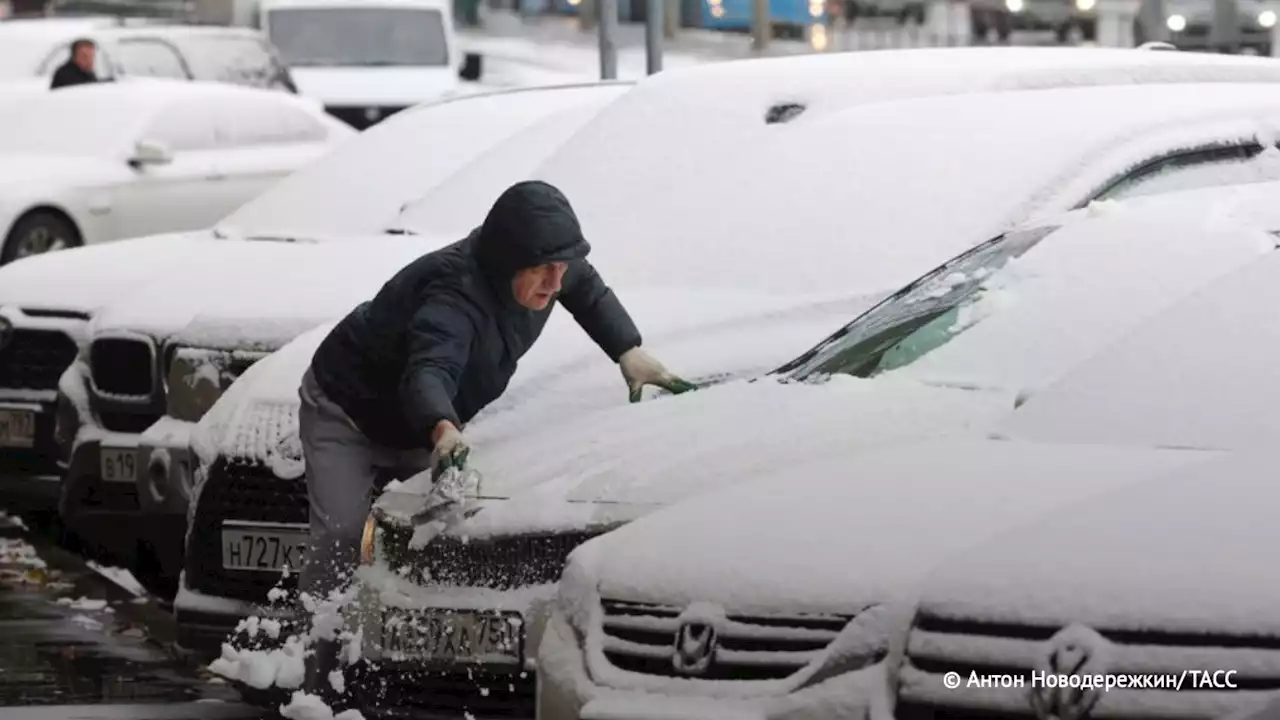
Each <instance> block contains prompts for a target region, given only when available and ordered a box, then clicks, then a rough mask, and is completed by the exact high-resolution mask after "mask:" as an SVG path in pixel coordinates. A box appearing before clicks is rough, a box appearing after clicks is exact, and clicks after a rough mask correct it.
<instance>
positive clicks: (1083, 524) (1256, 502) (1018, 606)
mask: <svg viewBox="0 0 1280 720" xmlns="http://www.w3.org/2000/svg"><path fill="white" fill-rule="evenodd" d="M1183 452H1185V453H1187V454H1193V453H1194V451H1183ZM1194 454H1199V453H1194ZM1206 455H1207V456H1212V457H1214V459H1213V461H1212V462H1198V463H1194V464H1191V465H1189V466H1187V467H1182V468H1176V467H1174V468H1168V469H1167V470H1166V471H1165V472H1163V473H1159V474H1156V475H1149V474H1148V475H1146V476H1144V477H1133V478H1126V482H1125V483H1124V484H1123V487H1120V488H1116V489H1115V491H1114V492H1112V493H1109V494H1105V495H1094V496H1091V497H1076V498H1072V500H1073V502H1072V503H1070V504H1066V505H1063V506H1062V507H1060V508H1057V509H1052V510H1051V511H1049V512H1047V513H1045V514H1041V515H1040V516H1039V517H1036V516H1035V515H1025V516H1024V517H1023V521H1022V522H1021V523H1019V527H1018V528H1017V529H1016V530H1015V531H1011V532H1007V533H1003V534H1001V535H1000V536H998V537H997V538H994V539H993V540H992V542H990V543H987V544H984V545H981V546H979V547H975V548H973V549H972V551H970V552H966V553H963V554H961V555H958V556H956V557H953V558H951V559H949V560H948V562H947V564H946V566H945V568H943V569H941V570H940V571H939V572H938V573H936V574H935V575H934V577H933V579H932V581H931V582H930V583H929V585H928V587H927V591H926V592H925V594H924V595H923V598H922V603H923V606H922V609H924V610H927V611H928V612H930V613H931V614H940V615H944V616H946V617H956V618H971V619H975V620H987V621H996V622H1000V623H1020V624H1027V625H1038V626H1047V627H1052V628H1060V627H1063V626H1065V625H1067V624H1069V623H1071V622H1079V623H1082V624H1085V625H1087V626H1090V627H1094V628H1097V629H1099V630H1103V629H1106V630H1148V631H1157V632H1168V633H1180V632H1181V633H1193V634H1203V633H1219V634H1224V635H1245V636H1259V635H1268V636H1271V637H1275V636H1278V635H1280V617H1277V615H1276V612H1275V609H1276V607H1277V606H1280V582H1277V581H1276V580H1275V579H1274V574H1273V573H1269V572H1268V570H1267V569H1268V568H1269V567H1270V565H1271V563H1272V562H1274V555H1273V553H1274V550H1275V548H1276V547H1277V546H1280V526H1278V525H1277V523H1276V522H1275V507H1276V501H1277V499H1278V491H1277V489H1276V484H1275V468H1276V463H1277V461H1280V455H1278V454H1276V453H1275V452H1274V451H1259V452H1248V453H1231V454H1220V455H1219V454H1217V453H1212V454H1208V453H1206ZM1043 465H1044V466H1045V467H1044V468H1043V469H1032V472H1031V473H1030V475H1034V474H1035V473H1038V472H1045V471H1047V470H1048V465H1049V463H1047V462H1046V463H1043ZM1030 475H1029V476H1030ZM1136 519H1140V528H1141V529H1140V531H1137V532H1135V529H1137V528H1138V527H1139V525H1137V524H1135V522H1137V520H1136ZM1223 667H1224V668H1226V669H1231V668H1232V667H1233V666H1223Z"/></svg>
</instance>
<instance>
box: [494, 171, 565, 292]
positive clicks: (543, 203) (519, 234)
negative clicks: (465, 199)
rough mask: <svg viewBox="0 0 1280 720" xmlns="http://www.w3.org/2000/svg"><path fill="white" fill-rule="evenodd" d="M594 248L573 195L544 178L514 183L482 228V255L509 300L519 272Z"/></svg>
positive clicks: (500, 289) (500, 197) (501, 197)
mask: <svg viewBox="0 0 1280 720" xmlns="http://www.w3.org/2000/svg"><path fill="white" fill-rule="evenodd" d="M590 251H591V245H590V244H588V243H587V239H586V238H585V237H584V236H583V234H582V226H581V225H579V223H578V216H577V214H575V213H574V211H573V208H572V207H571V206H570V205H569V199H568V198H566V197H565V196H564V193H562V192H560V191H559V190H557V189H556V188H555V187H553V186H551V185H549V184H547V183H544V182H540V181H527V182H520V183H516V184H515V185H512V186H511V187H510V188H508V189H507V190H506V191H505V192H503V193H502V195H501V196H499V197H498V200H497V202H495V203H494V204H493V208H492V209H490V210H489V214H488V215H487V216H486V217H485V219H484V224H483V225H482V226H481V227H480V228H479V230H478V231H477V232H476V259H477V261H478V262H479V264H480V268H481V270H483V272H484V274H485V276H486V277H487V278H488V279H489V280H490V281H491V282H492V283H493V285H494V287H495V288H496V289H498V294H499V296H501V297H502V298H503V299H510V296H511V278H512V277H513V276H514V275H515V274H516V272H517V271H519V270H521V269H523V268H528V267H535V266H537V265H542V264H544V263H549V262H569V261H571V260H577V259H580V258H584V257H586V256H587V253H589V252H590Z"/></svg>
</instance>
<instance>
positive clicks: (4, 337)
mask: <svg viewBox="0 0 1280 720" xmlns="http://www.w3.org/2000/svg"><path fill="white" fill-rule="evenodd" d="M10 340H13V323H11V322H9V321H8V320H7V319H5V318H3V317H0V350H3V349H4V348H5V346H6V345H8V344H9V341H10Z"/></svg>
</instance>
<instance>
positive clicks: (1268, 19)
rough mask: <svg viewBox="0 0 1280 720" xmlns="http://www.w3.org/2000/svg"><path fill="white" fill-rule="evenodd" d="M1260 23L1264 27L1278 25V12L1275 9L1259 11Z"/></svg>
mask: <svg viewBox="0 0 1280 720" xmlns="http://www.w3.org/2000/svg"><path fill="white" fill-rule="evenodd" d="M1258 24H1259V25H1261V26H1262V27H1264V28H1270V27H1275V26H1276V13H1275V11H1274V10H1263V11H1262V12H1260V13H1258Z"/></svg>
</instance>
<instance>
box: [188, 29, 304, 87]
mask: <svg viewBox="0 0 1280 720" xmlns="http://www.w3.org/2000/svg"><path fill="white" fill-rule="evenodd" d="M178 44H179V45H180V46H181V48H182V55H183V57H185V58H186V61H187V64H188V65H189V66H190V68H191V74H192V75H194V76H195V78H196V79H197V80H213V81H215V82H228V83H234V84H237V85H249V86H251V87H263V88H269V89H272V90H278V89H282V88H287V87H288V82H287V79H288V73H287V72H286V70H285V68H284V67H283V65H281V63H280V61H279V60H277V59H276V57H275V55H273V54H272V52H271V48H270V46H269V45H267V43H266V42H264V41H263V40H261V39H260V38H256V37H246V36H236V35H207V36H194V37H187V38H182V39H181V41H179V43H178Z"/></svg>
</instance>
